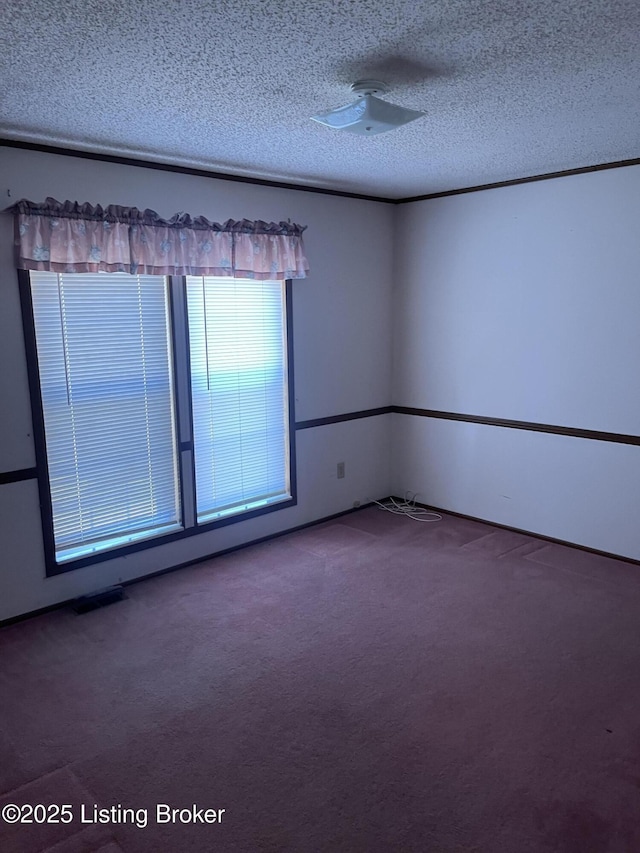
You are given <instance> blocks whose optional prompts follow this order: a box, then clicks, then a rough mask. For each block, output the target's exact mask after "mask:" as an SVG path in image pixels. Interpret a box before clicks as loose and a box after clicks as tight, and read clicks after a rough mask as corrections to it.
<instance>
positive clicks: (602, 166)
mask: <svg viewBox="0 0 640 853" xmlns="http://www.w3.org/2000/svg"><path fill="white" fill-rule="evenodd" d="M625 166H640V157H634V158H633V159H631V160H616V161H615V162H613V163H599V164H597V165H596V166H580V167H579V168H578V169H564V170H563V171H561V172H545V173H543V174H542V175H531V176H530V177H528V178H514V179H513V180H511V181H497V182H496V183H494V184H480V185H478V186H477V187H461V188H460V189H457V190H444V191H443V192H439V193H427V194H426V195H415V196H408V197H407V198H398V199H395V203H396V204H408V203H409V202H412V201H428V200H429V199H432V198H446V197H447V196H450V195H463V194H464V193H477V192H480V191H482V190H496V189H501V188H502V187H514V186H517V185H518V184H532V183H535V182H536V181H550V180H552V179H553V178H569V177H571V176H572V175H586V174H587V173H589V172H603V171H605V170H606V169H622V168H624V167H625Z"/></svg>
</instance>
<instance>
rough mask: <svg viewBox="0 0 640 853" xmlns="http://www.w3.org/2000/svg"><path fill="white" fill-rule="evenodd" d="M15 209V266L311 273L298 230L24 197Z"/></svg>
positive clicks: (265, 275)
mask: <svg viewBox="0 0 640 853" xmlns="http://www.w3.org/2000/svg"><path fill="white" fill-rule="evenodd" d="M13 210H14V213H15V222H16V247H17V254H18V268H19V269H26V270H45V271H49V272H127V273H134V274H135V273H140V274H147V275H217V276H228V277H231V278H254V279H287V278H306V275H307V272H308V270H309V265H308V263H307V259H306V257H305V253H304V245H303V242H302V232H303V231H304V230H305V227H306V226H304V225H295V224H291V223H288V222H280V223H275V222H262V221H260V220H258V221H256V222H251V221H249V220H247V219H243V220H241V221H234V220H232V219H229V220H228V221H227V222H225V223H224V224H220V223H218V222H209V220H207V219H205V218H204V217H203V216H198V217H195V218H192V217H191V216H189V215H188V214H186V213H176V215H175V216H172V217H171V219H162V218H161V217H160V216H159V215H158V214H157V213H156V212H155V211H153V210H145V211H144V212H142V211H140V210H138V209H137V208H135V207H119V206H117V205H110V206H109V207H106V208H102V207H100V205H97V206H95V207H94V206H92V205H90V204H79V203H78V202H72V201H65V202H64V203H60V202H58V201H56V200H55V199H53V198H48V199H47V200H46V201H45V202H44V204H36V203H34V202H31V201H27V200H26V199H23V200H22V201H19V202H18V203H17V204H15V205H14V208H13Z"/></svg>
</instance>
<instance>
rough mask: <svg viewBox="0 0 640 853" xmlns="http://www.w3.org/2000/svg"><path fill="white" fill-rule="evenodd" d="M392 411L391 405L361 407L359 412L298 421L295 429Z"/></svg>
mask: <svg viewBox="0 0 640 853" xmlns="http://www.w3.org/2000/svg"><path fill="white" fill-rule="evenodd" d="M392 411H393V406H381V407H380V408H379V409H363V410H362V411H360V412H347V414H344V415H331V416H330V417H328V418H313V419H312V420H310V421H298V423H297V424H296V429H297V430H298V429H311V428H312V427H318V426H327V424H339V423H342V422H343V421H355V420H357V419H358V418H372V417H375V416H376V415H388V414H389V413H390V412H392Z"/></svg>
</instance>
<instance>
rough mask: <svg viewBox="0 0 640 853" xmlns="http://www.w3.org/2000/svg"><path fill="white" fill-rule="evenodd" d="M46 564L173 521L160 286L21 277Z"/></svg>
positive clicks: (155, 280)
mask: <svg viewBox="0 0 640 853" xmlns="http://www.w3.org/2000/svg"><path fill="white" fill-rule="evenodd" d="M31 292H32V300H33V311H34V319H35V328H36V342H37V352H38V366H39V373H40V385H41V392H42V402H43V410H44V422H45V437H46V446H47V457H48V466H49V479H50V484H51V500H52V508H53V527H54V538H55V545H56V557H57V559H58V560H59V561H62V560H64V559H65V558H67V557H68V556H70V555H71V556H74V557H77V556H81V555H82V554H83V553H84V552H85V551H86V552H87V553H89V552H91V551H93V550H96V549H97V548H106V547H111V546H112V545H115V544H122V542H123V541H126V537H128V536H133V535H135V534H136V533H145V534H146V533H149V534H151V533H153V531H160V530H162V529H164V528H166V527H167V526H168V527H171V526H175V527H178V526H179V520H180V502H179V484H178V469H177V454H176V435H175V412H174V390H173V376H172V369H171V344H170V338H169V314H168V297H167V285H166V280H165V279H164V278H163V277H161V276H145V275H141V276H131V275H126V274H124V273H111V274H108V275H107V274H99V273H98V274H67V273H58V274H56V273H48V272H31Z"/></svg>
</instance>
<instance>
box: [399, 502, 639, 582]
mask: <svg viewBox="0 0 640 853" xmlns="http://www.w3.org/2000/svg"><path fill="white" fill-rule="evenodd" d="M385 500H389V498H386V499H385ZM395 500H397V501H400V500H402V498H398V497H397V496H396V497H395ZM415 503H416V506H419V507H422V508H423V509H426V510H430V511H431V512H438V513H443V514H444V515H453V516H455V517H456V518H466V519H468V520H469V521H479V522H481V523H482V524H487V525H490V526H491V527H497V528H498V529H499V530H510V531H511V532H513V533H523V534H524V535H525V536H532V537H533V538H534V539H541V540H542V541H543V542H551V543H553V544H554V545H566V546H567V547H568V548H575V549H576V550H578V551H586V553H587V554H596V555H597V556H598V557H610V558H611V559H613V560H620V561H621V562H623V563H631V564H632V565H633V566H640V560H635V559H634V558H633V557H625V556H623V555H622V554H614V553H612V552H611V551H600V550H599V549H598V548H590V547H589V546H588V545H577V544H576V543H575V542H569V541H567V540H566V539H556V538H555V537H554V536H545V535H544V533H534V532H533V531H532V530H524V529H523V528H522V527H510V526H509V525H508V524H498V522H497V521H491V520H490V519H488V518H478V516H475V515H465V514H464V513H462V512H453V510H451V509H442V507H438V506H430V505H429V504H423V503H420V502H419V501H416V502H415Z"/></svg>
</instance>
